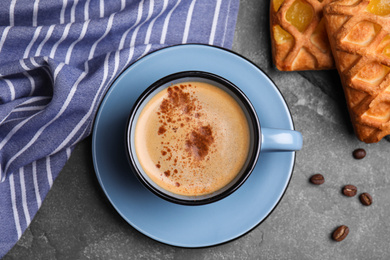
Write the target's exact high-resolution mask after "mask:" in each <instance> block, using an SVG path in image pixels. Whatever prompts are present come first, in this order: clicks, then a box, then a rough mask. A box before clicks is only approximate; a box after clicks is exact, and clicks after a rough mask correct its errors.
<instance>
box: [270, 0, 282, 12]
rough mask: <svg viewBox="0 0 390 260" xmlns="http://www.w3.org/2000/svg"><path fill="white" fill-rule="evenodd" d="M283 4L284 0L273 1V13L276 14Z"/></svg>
mask: <svg viewBox="0 0 390 260" xmlns="http://www.w3.org/2000/svg"><path fill="white" fill-rule="evenodd" d="M283 2H284V0H273V3H274V10H275V12H277V11H278V10H279V8H280V6H281V5H282V4H283Z"/></svg>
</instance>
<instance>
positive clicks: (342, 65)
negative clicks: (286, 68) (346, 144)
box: [324, 0, 390, 143]
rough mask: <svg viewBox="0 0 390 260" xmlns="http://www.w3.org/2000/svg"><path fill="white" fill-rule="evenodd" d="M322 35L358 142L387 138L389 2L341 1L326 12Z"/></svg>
mask: <svg viewBox="0 0 390 260" xmlns="http://www.w3.org/2000/svg"><path fill="white" fill-rule="evenodd" d="M324 17H325V23H326V29H327V32H328V35H329V41H330V44H331V47H332V52H333V56H334V58H335V62H336V67H337V69H338V72H339V74H340V78H341V81H342V85H343V89H344V93H345V98H346V101H347V106H348V110H349V113H350V117H351V121H352V125H353V127H354V130H355V133H356V135H357V137H358V138H359V139H360V140H361V141H364V142H366V143H375V142H378V141H380V140H381V139H382V138H383V137H384V136H386V135H389V134H390V4H389V0H372V1H371V2H370V1H369V0H341V1H335V2H332V3H330V4H329V5H327V6H326V7H325V8H324Z"/></svg>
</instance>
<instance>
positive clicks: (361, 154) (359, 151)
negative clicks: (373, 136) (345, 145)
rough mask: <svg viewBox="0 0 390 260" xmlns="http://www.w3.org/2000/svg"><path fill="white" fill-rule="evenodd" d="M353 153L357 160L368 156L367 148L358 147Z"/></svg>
mask: <svg viewBox="0 0 390 260" xmlns="http://www.w3.org/2000/svg"><path fill="white" fill-rule="evenodd" d="M352 155H353V157H354V158H355V159H357V160H360V159H363V158H364V157H366V150H364V149H362V148H359V149H356V150H355V151H353V153H352Z"/></svg>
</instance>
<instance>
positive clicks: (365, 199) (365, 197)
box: [359, 192, 372, 206]
mask: <svg viewBox="0 0 390 260" xmlns="http://www.w3.org/2000/svg"><path fill="white" fill-rule="evenodd" d="M359 198H360V202H361V203H362V204H363V205H364V206H370V205H371V204H372V197H371V195H370V194H368V193H367V192H364V193H362V194H360V197H359Z"/></svg>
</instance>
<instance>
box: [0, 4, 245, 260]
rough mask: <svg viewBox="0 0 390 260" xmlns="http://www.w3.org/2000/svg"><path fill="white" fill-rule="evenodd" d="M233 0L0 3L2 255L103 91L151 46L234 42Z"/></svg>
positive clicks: (86, 129)
mask: <svg viewBox="0 0 390 260" xmlns="http://www.w3.org/2000/svg"><path fill="white" fill-rule="evenodd" d="M238 5H239V0H142V1H140V0H62V1H52V0H1V1H0V181H1V182H0V258H2V257H3V256H4V255H5V254H6V253H7V252H8V250H9V249H10V248H11V247H12V246H13V245H14V244H15V243H16V242H17V241H18V239H19V238H20V237H21V235H22V234H23V232H24V230H26V228H27V227H28V225H29V224H30V223H31V220H32V218H33V217H34V216H35V214H36V212H37V211H38V209H39V207H40V206H41V204H42V201H43V200H44V198H45V196H46V194H47V192H48V191H49V190H50V187H51V186H52V184H53V181H54V180H55V178H56V177H57V175H58V173H59V172H60V171H61V169H62V167H63V166H64V164H65V163H66V162H67V160H68V159H69V156H70V155H71V152H72V150H73V148H74V146H75V145H76V144H77V143H78V142H80V141H81V140H83V139H84V138H85V137H87V136H88V135H89V134H91V129H92V123H93V119H94V116H95V114H96V112H97V109H98V105H99V103H100V101H101V100H102V98H103V96H104V93H105V92H106V90H107V88H108V87H109V85H110V83H111V82H112V81H113V79H115V77H116V76H117V75H118V74H119V73H120V72H121V71H122V70H123V69H125V68H126V67H127V66H128V65H129V64H131V63H132V62H134V61H135V60H137V59H139V58H141V57H142V56H144V55H146V54H147V53H150V52H151V51H154V50H156V49H159V48H162V47H165V46H169V45H176V44H181V43H183V44H185V43H205V44H210V45H218V46H222V47H225V48H231V46H232V41H233V33H234V28H235V23H236V17H237V12H238Z"/></svg>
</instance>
